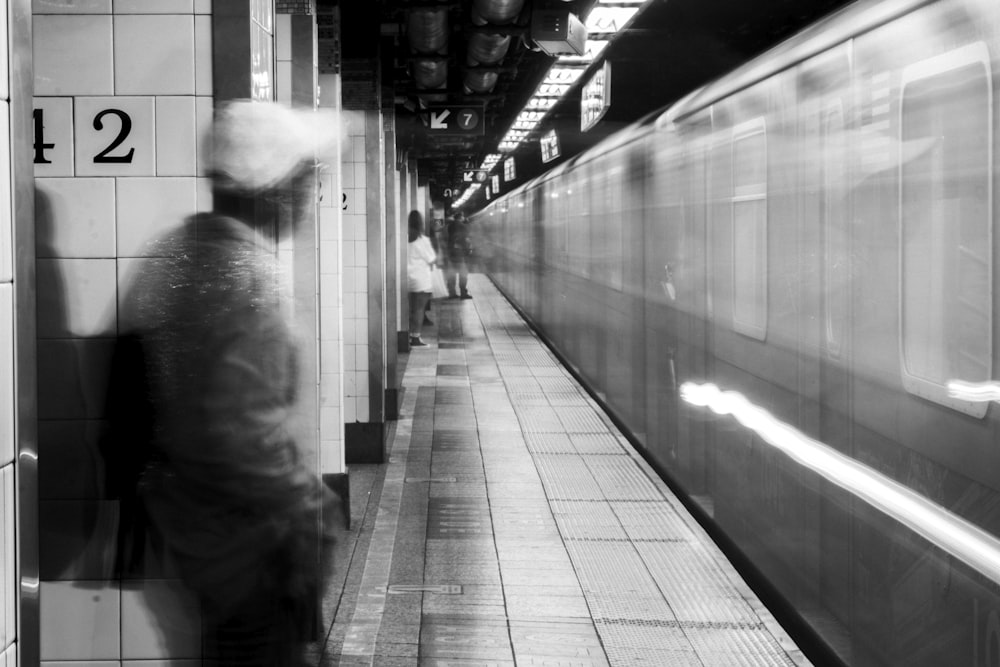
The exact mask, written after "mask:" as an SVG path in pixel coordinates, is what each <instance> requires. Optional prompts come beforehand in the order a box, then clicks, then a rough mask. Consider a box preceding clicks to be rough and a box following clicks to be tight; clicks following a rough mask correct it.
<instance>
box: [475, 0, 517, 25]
mask: <svg viewBox="0 0 1000 667" xmlns="http://www.w3.org/2000/svg"><path fill="white" fill-rule="evenodd" d="M523 7H524V0H473V1H472V11H471V12H470V17H471V19H472V22H473V23H474V24H475V25H486V24H487V23H495V24H497V25H503V24H505V23H511V22H512V21H514V19H516V18H517V16H518V14H520V13H521V9H522V8H523Z"/></svg>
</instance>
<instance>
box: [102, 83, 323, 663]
mask: <svg viewBox="0 0 1000 667" xmlns="http://www.w3.org/2000/svg"><path fill="white" fill-rule="evenodd" d="M317 120H318V118H317V116H316V115H315V114H314V113H313V112H311V111H310V112H300V111H293V110H291V109H288V108H286V107H282V106H280V105H278V104H271V103H264V102H250V101H239V102H231V103H228V104H226V105H224V106H222V107H220V108H219V109H217V111H216V117H215V119H214V122H213V126H212V131H211V133H210V136H209V137H208V140H209V143H208V144H207V145H210V146H212V152H211V155H206V159H207V162H208V171H209V174H210V176H211V178H212V185H213V201H214V210H213V211H212V212H211V213H199V214H197V215H193V216H191V217H190V218H188V219H187V220H185V221H184V222H183V224H182V225H181V226H180V227H179V228H178V229H176V230H173V231H171V232H169V233H167V234H165V235H164V236H162V237H161V238H159V239H157V240H155V241H153V242H152V244H151V245H150V247H149V248H148V252H147V253H146V255H148V256H150V257H153V258H155V259H151V260H149V261H148V262H145V263H144V265H143V268H142V269H141V270H140V271H139V272H138V273H137V275H134V276H133V277H132V281H131V283H130V284H129V285H128V289H127V292H126V295H125V298H124V300H123V302H122V314H123V322H124V323H128V324H129V329H130V332H129V334H128V335H129V336H130V339H131V340H134V341H136V342H137V345H138V348H139V351H138V352H137V353H136V355H134V357H133V358H136V359H138V363H136V364H134V365H135V366H137V367H141V369H142V370H141V371H139V370H138V369H136V372H137V373H141V374H142V375H143V377H142V378H139V379H138V381H137V383H136V384H137V386H142V385H144V391H145V393H146V396H147V398H148V401H147V402H148V405H149V412H150V427H149V428H148V429H146V432H147V433H149V438H148V442H144V443H136V442H129V443H122V445H124V446H129V447H132V448H133V449H135V448H138V447H140V446H141V447H145V448H146V450H147V455H146V457H145V458H146V460H145V462H144V465H143V466H142V469H141V472H140V473H139V475H138V479H137V481H136V483H135V486H136V489H137V496H138V497H139V498H140V499H141V503H142V509H143V516H144V517H146V520H147V521H148V529H149V532H150V534H151V536H152V544H154V545H155V546H156V549H157V551H158V552H159V553H160V558H161V559H162V560H163V562H165V563H167V564H168V567H169V568H170V572H171V576H177V577H179V578H180V580H181V581H182V582H183V583H184V585H185V586H186V587H187V588H188V589H189V590H190V591H191V592H192V593H193V594H194V596H195V597H196V598H197V600H198V602H199V605H200V610H201V616H202V628H203V630H202V632H203V641H202V645H203V651H204V656H203V657H204V658H205V659H206V664H213V665H220V666H240V667H248V666H260V667H265V666H266V667H273V666H274V665H289V666H293V665H305V664H306V662H305V655H304V649H305V644H306V642H307V641H309V640H311V639H313V638H314V637H313V635H312V633H314V632H315V628H316V623H317V621H318V611H319V593H320V586H321V576H320V571H319V548H320V540H322V539H323V538H324V532H325V531H321V529H320V526H321V522H320V516H321V513H322V514H323V515H325V516H326V517H327V518H331V517H332V516H333V514H334V512H333V511H332V510H333V509H334V504H335V503H336V502H337V501H336V500H334V496H333V494H332V493H331V492H329V491H328V490H327V488H326V487H325V486H324V485H323V483H322V482H321V481H320V479H319V477H318V474H317V472H316V471H315V470H314V469H313V468H312V467H311V466H309V465H308V464H307V462H306V460H305V458H304V455H303V452H301V451H300V449H299V443H298V442H297V441H296V438H295V436H294V435H293V434H294V432H295V430H296V429H295V419H296V416H295V415H296V412H297V411H298V409H299V405H298V400H297V389H298V387H299V382H300V375H301V373H302V371H301V370H300V369H299V367H298V359H299V355H298V347H297V344H296V340H295V336H294V334H293V332H292V329H291V326H290V322H289V321H288V317H287V314H286V313H287V306H286V305H285V303H286V302H285V301H284V299H285V298H286V297H285V295H284V293H283V291H282V289H281V288H280V285H281V281H280V279H279V276H280V273H279V270H278V266H277V263H276V254H275V252H274V243H273V242H272V243H266V242H264V241H263V240H264V239H268V238H271V239H274V238H275V237H276V238H278V239H280V238H282V237H283V236H284V235H285V234H287V233H290V232H291V231H292V230H291V227H292V226H294V224H295V214H296V211H297V210H301V207H302V206H303V205H306V204H308V198H309V197H310V196H315V179H316V153H317V144H318V142H319V141H321V139H320V136H319V133H326V134H328V135H330V136H327V137H325V139H328V140H329V141H330V145H336V143H335V141H336V133H337V132H339V131H340V130H339V128H338V127H337V122H336V120H335V119H325V121H324V122H325V123H326V124H325V125H323V124H319V123H317V122H316V121H317ZM332 157H333V158H334V159H336V157H337V156H336V155H334V156H332ZM120 389H121V390H123V391H127V388H125V387H121V388H120ZM174 570H176V575H174V574H172V572H173V571H174ZM161 576H162V575H161ZM171 622H173V621H171V619H166V618H165V619H164V623H165V624H169V623H171Z"/></svg>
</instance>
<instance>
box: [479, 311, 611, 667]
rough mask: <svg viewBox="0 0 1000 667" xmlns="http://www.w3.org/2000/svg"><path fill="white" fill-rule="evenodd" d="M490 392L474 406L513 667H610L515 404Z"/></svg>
mask: <svg viewBox="0 0 1000 667" xmlns="http://www.w3.org/2000/svg"><path fill="white" fill-rule="evenodd" d="M466 312H467V313H468V320H467V321H464V322H463V324H464V326H465V327H466V328H467V329H472V330H475V329H479V330H482V328H484V327H486V328H487V329H488V326H486V325H487V323H484V322H482V320H481V319H480V317H479V315H478V313H476V312H475V311H472V310H470V311H466ZM484 333H485V332H484ZM505 352H506V354H497V355H496V356H495V359H496V362H495V363H497V365H498V366H500V367H503V366H504V365H505V364H510V365H524V361H523V360H522V359H521V358H520V357H519V355H518V354H517V352H516V350H515V349H510V348H508V349H507V350H505ZM540 361H541V360H536V362H540ZM550 363H551V362H550ZM498 379H499V376H498ZM491 389H492V390H491ZM491 389H487V388H483V387H477V388H474V391H473V402H474V406H475V411H476V416H477V420H478V421H479V423H480V424H481V428H480V433H483V432H484V431H486V432H489V433H490V434H491V437H487V438H482V439H481V441H480V447H481V450H482V456H483V461H484V468H485V471H486V475H487V485H486V486H487V492H488V495H489V499H490V507H491V511H492V519H493V532H494V536H495V540H496V545H497V553H498V558H499V563H500V568H501V574H502V579H503V592H504V598H505V604H506V613H507V617H508V619H509V623H510V637H511V642H512V648H513V651H514V656H515V660H516V662H517V664H518V665H556V664H558V665H580V666H588V667H590V666H592V667H602V666H605V665H608V664H609V663H608V661H607V659H606V657H605V654H604V650H603V648H602V647H601V643H600V639H599V637H598V635H597V632H596V629H595V628H594V625H593V623H592V621H591V620H590V610H589V608H588V607H587V605H586V600H585V597H584V594H583V591H582V590H581V588H580V585H579V581H578V579H577V578H576V576H575V574H574V573H573V567H572V563H571V561H570V559H569V557H568V554H567V552H566V549H565V547H564V545H563V540H562V537H561V535H560V533H559V530H558V528H557V526H556V524H555V521H554V519H553V516H552V513H551V510H550V509H549V506H548V501H547V499H546V496H545V492H544V489H543V487H542V483H541V480H540V479H539V476H538V472H537V469H536V467H535V465H534V463H533V461H532V458H531V454H530V452H529V451H528V449H527V446H526V444H525V442H524V433H523V428H521V427H520V422H519V420H518V414H517V407H516V406H515V405H514V402H515V401H516V398H517V397H516V396H514V395H512V394H511V393H510V392H509V391H508V388H507V387H505V386H504V384H503V383H502V382H498V383H497V384H496V385H494V386H493V387H492V388H491ZM551 417H554V418H555V423H558V419H557V417H556V416H555V415H554V414H553V415H551ZM497 419H504V420H506V423H507V424H508V425H510V426H512V428H510V429H509V430H507V431H502V432H500V433H501V434H502V435H499V437H497V432H496V431H494V430H493V429H492V428H491V427H488V426H484V425H485V424H494V423H495V422H496V420H497ZM511 491H513V493H511Z"/></svg>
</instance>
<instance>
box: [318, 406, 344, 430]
mask: <svg viewBox="0 0 1000 667" xmlns="http://www.w3.org/2000/svg"><path fill="white" fill-rule="evenodd" d="M319 419H320V424H319V428H320V433H322V434H324V435H325V436H326V437H331V436H337V435H339V431H340V430H341V429H343V428H344V423H343V422H342V421H341V410H340V406H337V405H330V406H327V407H322V408H320V409H319Z"/></svg>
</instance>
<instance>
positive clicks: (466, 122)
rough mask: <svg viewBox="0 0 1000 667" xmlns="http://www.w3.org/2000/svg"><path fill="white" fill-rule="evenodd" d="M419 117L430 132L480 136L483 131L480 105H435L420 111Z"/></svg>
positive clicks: (483, 123)
mask: <svg viewBox="0 0 1000 667" xmlns="http://www.w3.org/2000/svg"><path fill="white" fill-rule="evenodd" d="M420 119H421V121H422V122H423V124H424V127H426V128H427V131H428V132H430V133H432V134H449V135H466V136H468V135H480V136H481V135H483V134H484V133H485V126H486V123H485V122H484V116H483V108H482V107H470V106H465V105H462V106H459V105H455V104H451V105H447V106H443V105H442V106H435V107H430V108H429V109H425V110H423V111H421V113H420Z"/></svg>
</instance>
